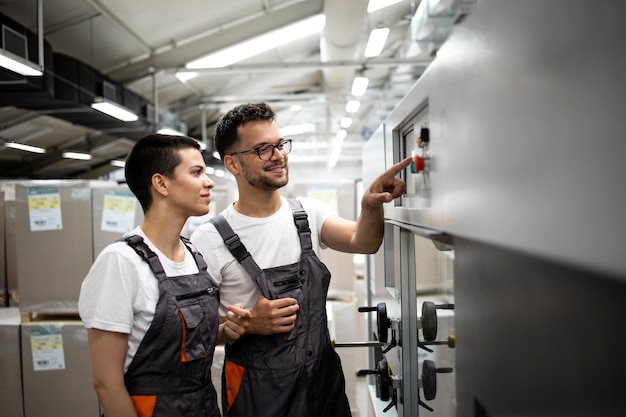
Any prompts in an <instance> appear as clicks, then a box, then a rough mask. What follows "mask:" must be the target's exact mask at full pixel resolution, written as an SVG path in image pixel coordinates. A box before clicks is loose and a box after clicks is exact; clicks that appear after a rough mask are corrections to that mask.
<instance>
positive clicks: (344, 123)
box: [339, 117, 352, 129]
mask: <svg viewBox="0 0 626 417" xmlns="http://www.w3.org/2000/svg"><path fill="white" fill-rule="evenodd" d="M339 125H340V126H341V127H342V128H344V129H347V128H349V127H350V126H352V118H351V117H343V118H341V121H340V122H339Z"/></svg>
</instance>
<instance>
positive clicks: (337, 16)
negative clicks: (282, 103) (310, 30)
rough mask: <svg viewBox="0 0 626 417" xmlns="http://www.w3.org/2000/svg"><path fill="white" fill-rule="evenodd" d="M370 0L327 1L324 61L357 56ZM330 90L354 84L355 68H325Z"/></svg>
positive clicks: (340, 89)
mask: <svg viewBox="0 0 626 417" xmlns="http://www.w3.org/2000/svg"><path fill="white" fill-rule="evenodd" d="M367 3H368V0H325V1H324V14H325V15H326V25H325V26H324V32H323V34H322V40H321V44H320V53H321V57H322V62H332V61H351V60H355V59H356V58H357V54H358V52H359V51H358V45H359V39H360V37H361V35H362V34H363V30H364V29H365V27H364V25H365V23H364V22H367ZM323 74H324V84H325V85H326V88H327V89H330V90H336V91H343V90H345V89H346V88H348V87H349V86H350V85H351V84H352V79H353V78H354V68H352V67H341V66H339V67H335V68H325V69H324V70H323Z"/></svg>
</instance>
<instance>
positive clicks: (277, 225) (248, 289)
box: [190, 197, 335, 316]
mask: <svg viewBox="0 0 626 417" xmlns="http://www.w3.org/2000/svg"><path fill="white" fill-rule="evenodd" d="M282 200H283V204H282V206H281V208H280V209H279V210H278V211H277V212H276V213H274V214H272V215H271V216H269V217H264V218H257V217H248V216H245V215H243V214H241V213H239V212H238V211H237V210H235V208H234V206H233V205H232V204H231V205H229V206H228V207H227V208H226V209H224V211H222V213H220V214H221V215H222V216H224V218H225V219H226V220H227V221H228V224H229V225H230V227H231V228H232V229H233V231H234V232H235V233H236V234H237V235H238V236H239V239H240V240H241V242H242V243H243V244H244V246H245V247H246V249H247V250H248V252H250V254H251V255H252V258H253V259H254V260H255V262H256V263H257V265H259V267H260V268H261V269H267V268H273V267H276V266H281V265H288V264H292V263H294V262H297V261H298V259H299V258H300V252H301V248H300V238H299V236H298V231H297V229H296V225H295V223H294V219H293V212H292V210H291V207H290V206H289V202H288V201H287V200H286V199H285V198H284V197H283V198H282ZM298 200H300V202H301V203H302V207H303V208H304V210H305V211H306V213H307V216H308V220H309V227H310V229H311V240H312V244H313V250H314V251H315V253H316V254H317V255H319V248H320V247H321V248H326V246H325V245H323V244H321V242H320V239H319V235H320V232H321V230H322V225H323V224H324V221H326V219H327V218H328V217H329V216H331V215H334V214H335V212H334V211H333V210H332V209H330V207H328V206H327V205H325V204H323V203H321V202H319V201H316V200H314V199H309V198H305V197H300V198H298ZM190 240H191V241H192V243H193V244H194V245H195V246H196V248H197V249H198V250H199V251H200V252H202V253H203V254H204V258H205V259H206V261H207V264H208V271H209V274H211V276H212V277H213V278H214V279H215V281H216V282H217V284H218V285H219V286H220V315H222V316H225V315H226V313H227V312H228V306H229V305H235V304H243V306H244V308H245V309H251V308H252V307H254V305H255V304H256V301H257V299H258V297H259V295H260V294H261V293H260V292H259V290H258V289H257V287H256V284H255V283H254V282H253V281H252V279H251V278H250V275H248V273H247V272H246V271H245V269H243V267H242V266H241V265H240V264H239V262H237V260H236V259H235V258H234V257H233V255H232V254H231V253H230V251H229V250H228V248H227V247H226V245H225V244H224V240H223V239H222V237H221V236H220V234H219V232H218V231H217V229H215V227H214V226H213V225H212V224H211V223H208V222H207V223H204V224H202V225H201V226H200V227H198V228H197V229H196V230H195V231H194V232H193V233H192V234H191V237H190Z"/></svg>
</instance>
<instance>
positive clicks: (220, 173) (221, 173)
mask: <svg viewBox="0 0 626 417" xmlns="http://www.w3.org/2000/svg"><path fill="white" fill-rule="evenodd" d="M225 175H226V173H225V172H224V170H223V169H216V170H215V176H216V177H220V178H223V177H224V176H225Z"/></svg>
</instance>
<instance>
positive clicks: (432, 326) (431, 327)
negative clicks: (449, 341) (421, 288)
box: [422, 301, 454, 342]
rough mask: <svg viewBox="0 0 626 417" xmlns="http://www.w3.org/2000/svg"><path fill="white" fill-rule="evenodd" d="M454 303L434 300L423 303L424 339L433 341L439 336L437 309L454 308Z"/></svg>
mask: <svg viewBox="0 0 626 417" xmlns="http://www.w3.org/2000/svg"><path fill="white" fill-rule="evenodd" d="M453 309H454V304H435V303H433V302H432V301H424V302H423V303H422V333H423V334H424V340H425V341H427V342H432V341H433V340H435V339H436V338H437V326H438V325H437V310H453Z"/></svg>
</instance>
